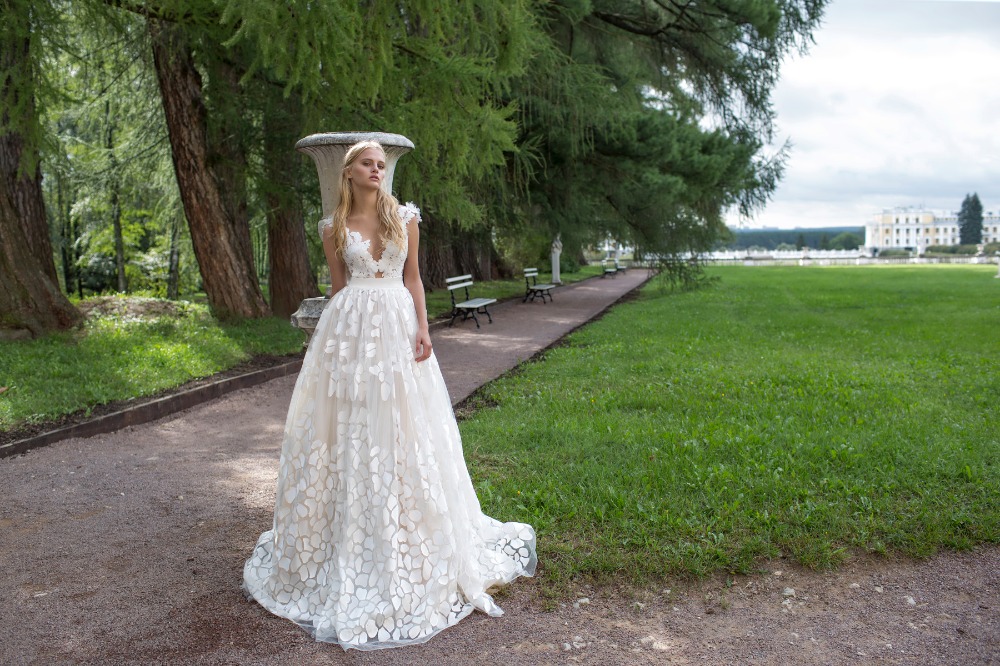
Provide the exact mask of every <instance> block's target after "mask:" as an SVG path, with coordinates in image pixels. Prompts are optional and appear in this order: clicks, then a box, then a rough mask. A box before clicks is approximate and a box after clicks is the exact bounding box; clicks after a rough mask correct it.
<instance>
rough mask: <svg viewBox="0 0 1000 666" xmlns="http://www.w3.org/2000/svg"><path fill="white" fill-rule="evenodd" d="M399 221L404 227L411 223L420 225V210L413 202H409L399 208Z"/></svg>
mask: <svg viewBox="0 0 1000 666" xmlns="http://www.w3.org/2000/svg"><path fill="white" fill-rule="evenodd" d="M399 219H401V220H402V221H403V224H404V225H405V224H409V223H410V222H416V223H417V224H420V209H419V208H417V206H416V205H415V204H414V203H413V202H412V201H407V202H406V203H405V204H402V205H400V207H399Z"/></svg>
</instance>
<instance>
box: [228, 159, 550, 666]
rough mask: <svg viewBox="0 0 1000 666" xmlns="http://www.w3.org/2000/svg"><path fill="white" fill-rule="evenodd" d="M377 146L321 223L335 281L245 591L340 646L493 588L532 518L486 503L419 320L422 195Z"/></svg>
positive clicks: (520, 558)
mask: <svg viewBox="0 0 1000 666" xmlns="http://www.w3.org/2000/svg"><path fill="white" fill-rule="evenodd" d="M385 169H386V158H385V151H384V150H383V149H382V147H381V145H379V144H378V143H376V142H371V141H365V142H361V143H358V144H355V145H354V146H352V147H351V148H350V149H349V150H348V151H347V155H346V157H345V165H344V170H343V172H342V174H341V180H340V194H341V197H340V205H339V206H338V208H337V210H336V211H335V212H334V214H333V217H332V218H331V219H329V220H328V221H327V223H326V225H325V226H324V228H323V247H324V249H325V252H326V257H327V261H328V262H329V264H330V275H331V276H332V281H333V292H334V293H333V296H332V298H331V299H330V302H329V304H328V305H327V307H326V309H325V310H324V312H323V315H322V317H321V318H320V320H319V323H318V324H317V326H316V331H315V333H314V334H313V338H312V341H311V343H310V345H309V349H308V351H307V352H306V356H305V359H304V361H303V365H302V370H301V371H300V373H299V377H298V380H297V382H296V384H295V391H294V393H293V395H292V401H291V405H290V407H289V410H288V419H287V421H286V424H285V435H284V441H283V445H282V451H281V460H280V464H279V472H278V488H277V498H276V501H275V509H274V524H273V527H272V529H271V530H269V531H267V532H264V534H262V535H261V537H260V539H259V540H258V541H257V546H256V548H255V549H254V551H253V554H252V555H251V557H250V559H248V560H247V562H246V565H245V567H244V571H243V585H244V588H245V590H246V591H247V593H248V594H249V595H250V596H252V597H253V598H254V599H256V600H257V601H258V602H259V603H260V604H261V605H262V606H264V608H266V609H267V610H269V611H271V612H272V613H274V614H276V615H280V616H282V617H285V618H288V619H290V620H292V621H294V622H296V623H297V624H299V625H300V626H301V627H303V628H304V629H306V630H307V631H309V632H310V633H311V634H312V635H313V636H314V637H315V638H316V639H317V640H321V641H328V642H333V643H338V644H340V645H341V647H343V648H344V649H345V650H346V649H350V648H356V649H359V650H372V649H378V648H387V647H397V646H403V645H412V644H416V643H422V642H424V641H426V640H428V639H429V638H430V637H432V636H434V635H435V634H436V633H438V632H439V631H441V630H442V629H445V628H447V627H449V626H451V625H453V624H455V623H457V622H458V621H459V620H461V619H462V618H463V617H465V616H466V615H468V614H469V613H471V612H472V611H473V610H475V609H479V610H481V611H483V612H486V613H488V614H490V615H494V616H496V615H501V614H502V611H501V610H500V608H499V607H498V606H496V604H495V603H494V602H493V599H492V598H491V597H490V595H489V593H488V591H489V590H490V588H493V587H496V586H499V585H503V584H505V583H508V582H510V581H511V580H513V579H514V578H517V577H518V576H530V575H533V574H534V570H535V562H536V559H535V533H534V530H533V529H532V528H531V527H530V526H529V525H525V524H521V523H500V522H498V521H496V520H494V519H493V518H490V517H489V516H486V515H484V514H483V513H482V511H481V509H480V505H479V500H478V499H477V497H476V493H475V490H474V488H473V486H472V481H471V479H470V478H469V472H468V470H467V468H466V466H465V460H464V458H463V456H462V442H461V438H460V436H459V432H458V427H457V424H456V423H455V416H454V413H453V411H452V408H451V401H450V399H449V397H448V392H447V389H446V388H445V385H444V380H443V378H442V376H441V370H440V368H439V367H438V363H437V359H436V358H435V357H434V354H433V351H432V346H431V340H430V335H429V333H428V326H427V312H426V308H425V305H424V291H423V284H422V282H421V280H420V271H419V267H418V265H417V248H418V243H419V239H420V233H419V227H418V224H419V222H420V211H419V210H418V209H417V208H416V207H415V206H413V205H412V204H407V205H405V206H400V205H399V204H398V203H397V202H396V200H395V199H394V198H393V197H392V195H391V194H389V193H388V192H387V191H385V189H384V188H383V185H384V180H385V176H386V171H385Z"/></svg>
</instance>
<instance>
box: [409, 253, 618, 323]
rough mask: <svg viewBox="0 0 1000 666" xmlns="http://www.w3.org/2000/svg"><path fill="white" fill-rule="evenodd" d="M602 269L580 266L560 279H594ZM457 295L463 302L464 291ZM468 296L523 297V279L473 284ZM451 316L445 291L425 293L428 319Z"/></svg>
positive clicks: (542, 278) (544, 278) (541, 277)
mask: <svg viewBox="0 0 1000 666" xmlns="http://www.w3.org/2000/svg"><path fill="white" fill-rule="evenodd" d="M602 270H603V269H602V267H601V266H600V264H598V265H595V266H581V267H580V269H579V270H577V271H575V272H573V273H562V274H561V276H560V277H561V278H562V281H563V284H570V283H573V282H579V281H580V280H586V279H587V278H590V277H594V276H595V275H601V273H602ZM551 278H552V275H551V273H549V274H542V275H539V279H538V281H539V282H544V281H547V280H550V279H551ZM557 293H558V292H557ZM459 294H460V295H461V296H462V299H460V300H464V295H465V292H464V291H460V292H459ZM469 295H470V296H471V297H472V298H496V299H497V300H500V299H504V298H512V297H515V296H516V297H518V298H520V297H523V296H524V278H523V277H519V278H516V279H513V280H491V281H490V282H475V283H474V284H473V285H472V287H471V288H470V289H469ZM450 315H451V296H450V295H449V293H448V290H447V289H435V290H434V291H431V292H428V293H427V316H428V318H429V319H431V320H433V319H435V318H438V317H444V316H450Z"/></svg>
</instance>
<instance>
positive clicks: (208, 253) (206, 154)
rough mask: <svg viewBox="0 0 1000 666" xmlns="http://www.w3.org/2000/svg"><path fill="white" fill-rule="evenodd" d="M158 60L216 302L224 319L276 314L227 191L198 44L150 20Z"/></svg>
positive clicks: (182, 184) (184, 195) (206, 280)
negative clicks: (213, 145)
mask: <svg viewBox="0 0 1000 666" xmlns="http://www.w3.org/2000/svg"><path fill="white" fill-rule="evenodd" d="M149 32H150V36H151V37H152V43H153V62H154V65H155V67H156V74H157V79H158V80H159V84H160V95H161V97H162V99H163V111H164V116H165V118H166V121H167V131H168V134H169V136H170V145H171V148H172V151H171V153H172V156H173V162H174V172H175V173H176V175H177V185H178V187H179V188H180V193H181V201H182V202H183V204H184V213H185V215H186V216H187V220H188V227H189V228H190V230H191V243H192V245H193V246H194V253H195V257H196V258H197V260H198V266H199V268H200V269H201V277H202V284H203V287H204V289H205V293H206V294H207V295H208V302H209V305H210V306H211V307H212V310H213V312H215V313H216V314H217V315H218V316H220V317H263V316H267V315H268V314H270V312H269V309H268V307H267V304H266V303H265V302H264V297H263V295H262V294H261V292H260V286H259V285H258V283H257V273H256V271H255V270H254V265H253V255H252V251H251V246H250V229H249V226H248V225H247V224H246V219H245V218H244V219H240V218H239V214H238V213H237V214H234V213H233V211H232V210H231V209H230V207H229V206H227V203H228V201H227V197H231V196H232V195H231V194H228V190H227V188H229V187H238V186H239V184H237V183H229V182H226V181H224V180H223V179H221V178H220V177H219V174H217V173H215V169H214V166H215V165H214V163H213V159H212V158H213V155H212V153H211V151H210V150H209V145H208V138H209V136H208V122H207V120H208V119H207V112H206V109H205V104H204V101H203V99H202V83H201V75H200V74H199V73H198V70H197V69H196V68H195V65H194V60H193V58H192V55H191V49H190V47H189V46H188V44H187V43H186V41H185V40H184V38H183V36H182V34H181V32H180V31H179V30H178V29H177V28H176V27H174V26H172V25H170V24H168V23H164V22H160V21H157V20H155V19H150V21H149Z"/></svg>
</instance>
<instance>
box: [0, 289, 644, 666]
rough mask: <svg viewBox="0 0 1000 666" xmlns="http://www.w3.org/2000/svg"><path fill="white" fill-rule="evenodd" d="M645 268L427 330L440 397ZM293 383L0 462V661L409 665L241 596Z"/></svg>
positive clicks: (536, 344) (546, 339) (544, 337)
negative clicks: (331, 641) (311, 631)
mask: <svg viewBox="0 0 1000 666" xmlns="http://www.w3.org/2000/svg"><path fill="white" fill-rule="evenodd" d="M646 278H647V275H646V272H645V271H639V270H634V271H629V272H628V273H627V274H625V275H620V276H618V277H616V278H615V279H610V278H609V279H600V278H597V279H591V280H587V281H584V282H582V283H577V284H574V285H568V286H565V287H560V288H559V289H557V290H556V291H555V299H554V301H553V302H550V303H547V304H542V303H541V302H537V301H536V302H535V303H521V302H520V301H519V300H518V301H511V302H507V303H501V304H499V305H497V306H496V307H495V308H494V310H493V319H494V323H493V324H487V323H484V324H483V325H482V328H481V329H479V330H477V329H476V328H475V324H474V323H473V322H471V321H467V322H464V323H462V324H457V323H456V325H455V326H454V327H453V328H451V329H448V328H444V327H440V326H435V327H434V328H433V329H432V334H431V335H432V340H433V341H434V345H435V353H436V354H437V356H438V359H439V362H440V364H441V366H442V369H443V372H444V374H445V379H446V381H447V383H448V385H449V387H450V390H451V391H452V399H453V401H454V402H459V401H460V400H462V399H463V398H465V397H466V396H468V395H469V394H470V393H471V392H472V391H474V390H475V389H476V388H477V387H479V386H480V385H482V384H483V383H485V382H487V381H489V380H491V379H493V378H495V377H497V376H499V375H501V374H503V373H504V372H506V371H507V370H509V369H510V368H513V367H514V366H516V365H517V364H518V363H520V362H521V361H523V360H525V359H527V358H529V357H531V356H532V355H534V354H535V353H536V352H538V351H539V350H541V349H544V348H545V347H547V346H549V345H551V344H552V343H553V342H555V341H557V340H558V339H559V338H560V337H562V336H563V335H565V334H566V333H568V332H570V331H572V330H573V329H575V328H577V327H578V326H580V325H582V324H583V323H585V322H586V321H588V320H589V319H591V318H593V317H594V316H596V315H597V314H599V313H601V312H602V311H603V310H605V309H606V308H607V307H609V306H610V305H611V304H613V303H614V302H615V301H617V300H618V299H619V298H621V297H622V296H623V295H624V294H626V293H628V292H629V291H630V290H632V289H634V288H636V287H638V286H639V285H640V284H642V283H643V282H644V281H645V279H646ZM294 380H295V378H294V377H285V378H281V379H276V380H273V381H270V382H267V383H265V384H262V385H260V386H257V387H253V388H251V389H246V390H244V391H238V392H236V393H233V394H230V395H227V396H225V397H223V398H221V399H219V400H214V401H211V402H208V403H205V404H203V405H200V406H198V407H195V408H192V409H190V410H187V411H185V412H181V413H179V414H176V415H174V416H172V417H168V418H164V419H161V420H159V421H155V422H152V423H148V424H145V425H141V426H136V427H129V428H125V429H123V430H120V431H117V432H113V433H110V434H107V435H100V436H96V437H92V438H89V439H68V440H65V441H62V442H58V443H56V444H52V445H50V446H48V447H44V448H41V449H38V450H35V451H31V452H29V453H28V454H27V455H25V456H21V457H17V458H11V459H4V460H0V492H2V501H0V530H2V531H0V533H2V534H3V536H4V538H3V539H0V562H2V563H3V572H4V573H3V575H2V577H0V598H2V599H4V601H5V602H4V603H0V631H2V632H3V633H2V636H3V638H2V639H0V663H2V664H35V663H37V664H50V663H76V662H83V663H143V664H148V663H195V662H200V663H267V662H270V661H272V660H273V661H275V662H276V663H283V664H291V663H304V662H302V661H301V660H299V659H298V658H297V657H296V654H297V653H301V651H302V650H306V651H307V652H309V653H310V654H311V655H313V658H319V659H321V660H322V661H323V662H324V663H327V662H326V660H327V659H329V662H328V663H338V664H339V663H345V664H346V663H356V662H360V663H414V662H413V661H412V660H413V659H414V652H413V651H412V650H411V651H409V652H407V651H405V650H395V651H389V652H385V651H382V652H380V653H367V654H365V655H364V656H363V657H356V656H354V655H353V654H352V655H349V656H345V655H344V654H343V653H342V652H340V650H339V648H337V649H331V646H318V647H317V646H315V645H312V643H311V641H309V640H306V639H307V638H308V637H307V636H305V635H304V634H303V633H302V632H301V631H299V630H298V629H297V628H296V627H294V626H293V625H291V624H290V623H288V622H286V621H283V620H279V619H276V618H274V617H271V616H269V615H268V614H267V613H266V612H264V611H263V610H262V609H261V608H259V607H258V606H257V605H256V604H251V603H248V602H246V601H245V600H244V599H243V597H242V595H241V593H240V590H239V584H240V580H241V574H242V571H241V567H242V561H243V559H244V558H245V557H246V556H247V554H248V553H249V551H250V548H251V546H252V544H253V543H254V541H255V539H256V538H257V536H258V535H259V534H260V533H261V532H262V531H264V530H266V529H268V528H269V526H270V521H271V510H272V507H273V497H274V488H275V478H276V468H277V456H278V451H279V446H280V441H281V432H282V428H283V425H284V416H285V411H286V410H287V408H288V402H289V400H290V397H291V390H292V387H293V384H294ZM531 585H532V583H531V582H530V581H528V582H524V583H522V584H521V588H522V591H524V590H528V589H530V587H531ZM462 626H470V627H472V626H480V627H481V629H484V630H485V631H486V632H487V634H489V633H492V632H494V631H498V630H499V629H500V628H501V624H500V623H498V622H493V623H487V624H485V625H483V624H481V620H478V619H473V618H470V619H469V620H468V621H467V622H465V623H463V625H462ZM449 633H450V634H451V635H452V636H456V637H457V635H458V632H456V631H455V630H452V631H451V632H449ZM465 635H467V634H465ZM481 637H482V636H481ZM434 644H435V645H436V646H438V647H437V648H436V649H445V650H449V649H454V648H455V646H454V644H453V643H449V642H448V641H447V640H445V638H444V636H442V637H440V638H439V639H437V640H435V641H434ZM449 646H451V647H449ZM415 649H417V648H415ZM355 654H356V653H355ZM424 654H426V652H425V653H424ZM407 655H408V656H407ZM387 660H388V661H387ZM400 660H401V661H400Z"/></svg>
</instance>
